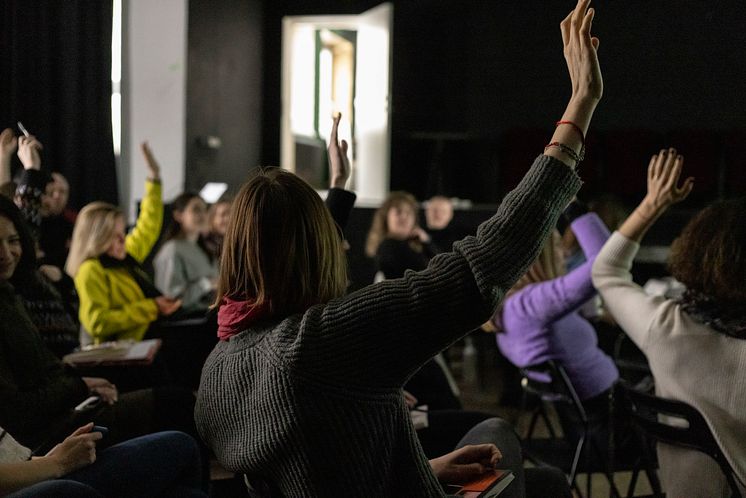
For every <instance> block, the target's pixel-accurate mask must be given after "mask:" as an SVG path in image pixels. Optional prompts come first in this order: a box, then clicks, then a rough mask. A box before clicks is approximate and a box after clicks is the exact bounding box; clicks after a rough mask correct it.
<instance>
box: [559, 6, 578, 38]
mask: <svg viewBox="0 0 746 498" xmlns="http://www.w3.org/2000/svg"><path fill="white" fill-rule="evenodd" d="M573 12H575V11H574V10H571V11H570V13H569V14H567V17H565V18H564V19H563V20H562V22H561V23H560V31H561V32H562V44H563V45H564V46H565V47H566V46H567V44H568V43H570V20H571V19H572V14H573Z"/></svg>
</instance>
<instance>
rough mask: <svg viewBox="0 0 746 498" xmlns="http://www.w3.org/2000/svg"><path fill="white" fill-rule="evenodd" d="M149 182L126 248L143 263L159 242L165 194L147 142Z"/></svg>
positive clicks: (159, 169)
mask: <svg viewBox="0 0 746 498" xmlns="http://www.w3.org/2000/svg"><path fill="white" fill-rule="evenodd" d="M141 148H142V153H143V156H144V157H145V164H146V166H147V168H148V180H147V182H146V183H145V196H144V197H143V199H142V201H141V204H140V215H139V216H138V217H137V223H135V228H133V229H132V231H131V232H130V233H129V234H127V238H126V239H125V246H126V247H127V254H129V255H131V256H132V257H133V258H135V259H136V260H137V261H138V262H140V263H142V262H143V261H145V258H147V257H148V254H150V251H151V250H152V249H153V246H154V245H155V243H156V242H158V237H160V235H161V227H162V226H163V193H162V190H163V189H162V188H161V174H160V171H161V168H160V166H159V165H158V161H156V160H155V157H154V156H153V153H152V152H151V150H150V146H149V145H148V143H147V142H143V143H142V144H141Z"/></svg>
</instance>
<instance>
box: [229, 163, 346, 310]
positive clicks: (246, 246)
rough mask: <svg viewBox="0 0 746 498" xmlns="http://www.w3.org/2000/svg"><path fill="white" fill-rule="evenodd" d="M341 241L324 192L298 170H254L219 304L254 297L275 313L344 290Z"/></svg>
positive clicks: (237, 211)
mask: <svg viewBox="0 0 746 498" xmlns="http://www.w3.org/2000/svg"><path fill="white" fill-rule="evenodd" d="M346 286H347V262H346V259H345V254H344V250H343V248H342V239H341V237H340V236H339V233H338V232H337V228H336V225H335V223H334V220H333V219H332V217H331V214H330V213H329V210H328V209H327V208H326V206H324V203H323V202H322V200H321V198H320V197H319V195H318V194H317V193H316V192H315V191H314V190H313V189H312V188H311V187H310V186H309V185H308V184H307V183H306V182H304V181H303V180H301V179H300V178H299V177H297V176H295V175H294V174H292V173H290V172H287V171H284V170H281V169H278V168H266V169H264V168H257V170H256V171H255V174H254V176H253V177H252V178H251V179H250V180H249V181H248V182H247V183H246V184H245V185H244V186H243V187H242V188H241V191H240V192H239V193H238V196H237V197H236V199H235V200H234V202H233V208H232V215H231V219H230V222H229V223H228V232H227V233H226V235H225V242H224V244H223V253H222V256H221V262H220V277H219V279H218V290H217V298H216V300H215V305H216V306H219V305H220V302H221V300H222V299H223V297H231V298H233V299H246V300H253V301H255V303H256V305H257V306H263V307H266V308H267V309H268V310H269V314H270V316H272V317H285V316H288V315H291V314H293V313H300V312H303V311H305V310H306V309H307V308H308V307H310V306H312V305H314V304H318V303H325V302H327V301H329V300H330V299H333V298H335V297H339V296H341V295H343V294H344V291H345V288H346Z"/></svg>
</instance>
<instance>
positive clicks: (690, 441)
mask: <svg viewBox="0 0 746 498" xmlns="http://www.w3.org/2000/svg"><path fill="white" fill-rule="evenodd" d="M619 396H623V397H624V399H625V400H626V401H627V402H628V403H629V408H630V414H631V417H632V420H633V422H634V423H635V425H637V426H638V427H639V428H640V429H641V430H642V432H643V433H644V434H646V435H647V436H649V437H651V438H653V439H655V440H657V441H661V442H663V443H666V444H670V445H673V446H679V447H683V448H689V449H693V450H696V451H700V452H702V453H705V454H706V455H709V456H710V457H712V458H713V459H714V460H715V461H716V462H717V464H718V465H719V466H720V469H721V470H722V471H723V474H724V475H725V478H726V479H727V481H728V485H729V486H730V489H731V493H732V498H741V497H742V495H741V492H740V491H739V489H738V486H737V485H736V478H735V473H734V471H733V467H731V465H730V462H728V459H727V458H725V455H724V454H723V451H722V450H721V449H720V446H718V444H717V441H715V437H714V436H713V435H712V431H711V430H710V426H709V425H707V422H706V421H705V419H704V417H703V416H702V414H701V413H699V411H698V410H697V409H696V408H694V407H693V406H691V405H689V404H687V403H684V402H683V401H674V400H670V399H664V398H659V397H657V396H653V395H651V394H646V393H643V392H640V391H637V390H635V389H632V388H631V387H629V386H628V385H626V384H623V383H619V384H618V388H617V397H619ZM661 416H663V417H661ZM667 417H673V418H675V419H680V420H684V421H686V422H687V424H688V426H686V427H684V426H679V425H673V424H671V423H669V422H667ZM648 457H649V455H648ZM636 474H637V471H636V472H635V474H634V475H633V482H631V483H630V486H633V485H634V480H635V477H636ZM631 489H633V488H631ZM628 496H629V492H628ZM655 496H656V497H659V496H663V494H662V493H660V491H659V490H658V491H657V493H656V495H655Z"/></svg>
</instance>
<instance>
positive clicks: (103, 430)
mask: <svg viewBox="0 0 746 498" xmlns="http://www.w3.org/2000/svg"><path fill="white" fill-rule="evenodd" d="M91 432H100V433H101V436H102V437H106V435H107V434H109V428H108V427H104V426H103V425H94V426H93V429H91Z"/></svg>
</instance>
